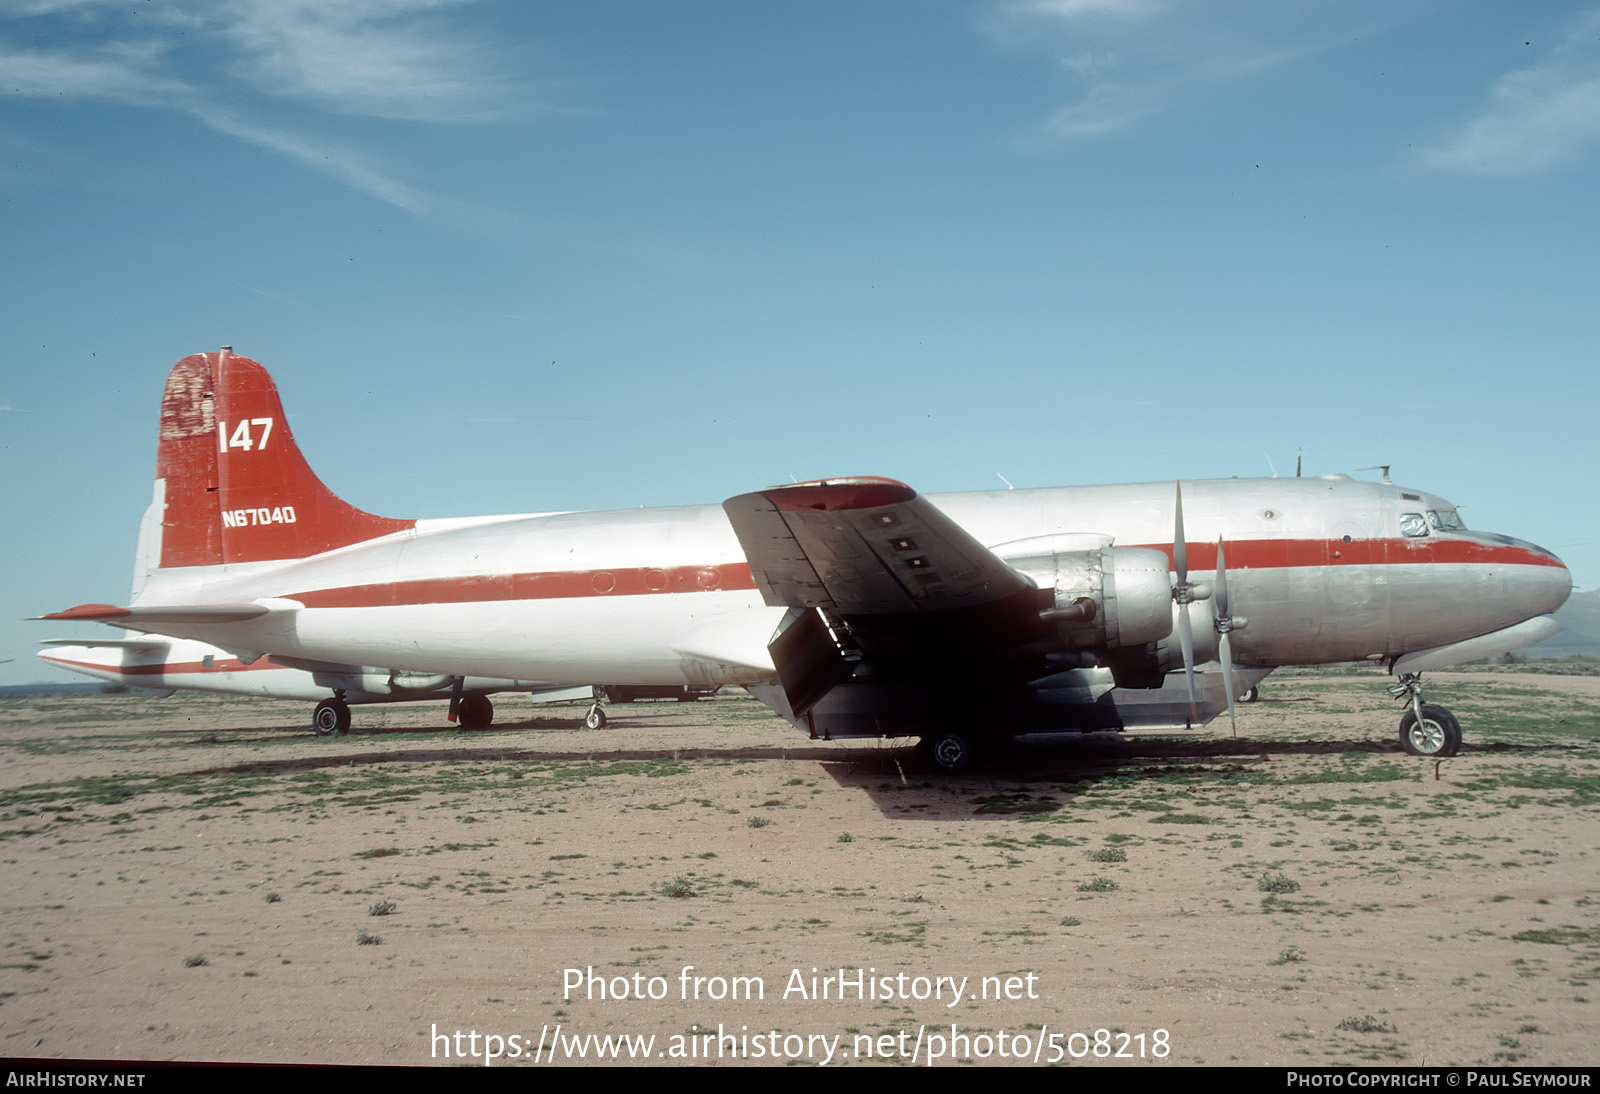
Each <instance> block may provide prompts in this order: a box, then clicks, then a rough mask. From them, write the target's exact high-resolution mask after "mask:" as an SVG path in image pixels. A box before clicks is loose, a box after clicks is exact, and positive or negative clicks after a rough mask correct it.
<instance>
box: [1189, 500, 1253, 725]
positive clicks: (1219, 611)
mask: <svg viewBox="0 0 1600 1094" xmlns="http://www.w3.org/2000/svg"><path fill="white" fill-rule="evenodd" d="M1172 565H1173V569H1174V570H1175V571H1176V576H1177V580H1176V581H1175V582H1174V583H1173V586H1172V600H1173V602H1174V603H1175V604H1177V605H1178V645H1179V646H1180V647H1181V648H1182V650H1183V672H1184V678H1185V680H1186V681H1187V682H1188V685H1189V720H1190V723H1191V724H1193V723H1194V722H1196V721H1198V720H1199V701H1198V699H1197V698H1196V696H1195V690H1194V632H1193V630H1192V627H1191V624H1190V622H1189V610H1188V609H1189V605H1190V604H1192V603H1194V602H1195V601H1196V600H1206V599H1208V598H1209V599H1210V600H1211V610H1212V625H1213V626H1214V627H1215V628H1216V631H1217V660H1219V661H1220V662H1222V686H1223V687H1224V688H1225V689H1226V690H1227V693H1228V718H1229V719H1230V721H1232V723H1233V733H1234V736H1236V737H1237V736H1238V735H1239V718H1238V714H1237V712H1236V711H1235V709H1234V700H1235V699H1236V698H1237V697H1236V696H1235V695H1234V693H1233V641H1232V639H1231V637H1230V635H1231V634H1232V632H1234V631H1236V630H1240V629H1242V628H1243V627H1245V626H1246V625H1248V623H1249V620H1248V619H1246V618H1245V617H1244V616H1242V615H1232V614H1230V613H1229V611H1228V564H1227V561H1226V557H1225V553H1224V548H1223V543H1222V537H1221V536H1218V537H1217V577H1216V582H1215V586H1214V587H1213V586H1210V585H1207V584H1205V583H1204V582H1191V581H1190V580H1189V545H1188V542H1187V540H1186V539H1185V537H1184V534H1183V485H1182V484H1181V483H1179V484H1178V485H1177V501H1176V505H1175V507H1174V509H1173V518H1172Z"/></svg>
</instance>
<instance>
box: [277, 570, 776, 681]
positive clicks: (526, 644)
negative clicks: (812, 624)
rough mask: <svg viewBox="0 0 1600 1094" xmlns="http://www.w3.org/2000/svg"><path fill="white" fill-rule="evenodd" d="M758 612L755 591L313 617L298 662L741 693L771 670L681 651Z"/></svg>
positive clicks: (301, 616) (305, 616)
mask: <svg viewBox="0 0 1600 1094" xmlns="http://www.w3.org/2000/svg"><path fill="white" fill-rule="evenodd" d="M753 609H754V610H758V611H761V612H763V613H765V612H767V609H766V608H765V606H764V605H762V604H761V603H760V597H759V594H757V593H755V592H754V591H752V590H739V591H731V592H704V593H687V594H660V595H653V596H652V595H647V596H614V597H605V598H597V597H587V598H579V599H570V600H563V599H543V600H521V601H494V602H490V603H451V604H417V605H392V606H384V607H369V608H321V609H306V610H303V611H300V612H297V613H295V614H296V616H297V619H296V621H295V628H294V636H293V637H294V641H295V651H294V652H295V653H296V655H297V656H303V657H312V658H317V657H325V658H327V659H329V660H344V661H361V662H363V663H366V664H377V665H385V666H389V667H392V668H395V669H403V670H414V671H427V672H448V673H456V674H462V675H475V676H493V677H506V678H514V679H539V680H566V681H573V682H580V683H597V684H599V683H604V684H685V683H693V684H739V683H747V682H751V681H755V680H762V679H769V678H770V677H771V675H772V671H771V670H770V669H762V668H759V667H750V666H743V667H741V666H733V665H724V664H716V663H707V662H704V661H702V660H700V659H699V658H697V657H694V656H688V655H685V654H683V653H680V652H678V651H676V650H674V648H673V636H674V635H675V634H677V633H678V632H680V631H682V630H683V629H684V628H685V627H688V626H690V625H692V624H693V623H694V622H695V621H696V620H698V619H703V618H708V617H714V616H717V615H722V614H727V613H733V612H748V611H751V610H753Z"/></svg>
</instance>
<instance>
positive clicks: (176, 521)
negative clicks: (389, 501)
mask: <svg viewBox="0 0 1600 1094" xmlns="http://www.w3.org/2000/svg"><path fill="white" fill-rule="evenodd" d="M160 438H161V439H160V444H159V447H158V449H157V453H156V479H157V480H158V490H157V501H158V504H164V509H163V512H162V516H161V525H160V529H161V546H160V555H159V565H160V567H161V568H163V569H165V568H170V567H179V566H213V565H217V564H219V563H224V562H265V561H268V560H272V559H287V558H304V557H306V556H308V555H314V554H320V553H321V552H323V551H329V550H332V549H333V548H335V547H344V546H347V545H349V544H352V543H360V542H362V541H363V540H368V539H373V538H375V537H377V536H383V535H388V534H389V533H391V532H399V531H404V530H405V529H407V528H411V527H413V526H414V525H415V523H416V522H415V521H411V520H392V519H390V518H388V517H377V516H373V515H372V514H371V513H367V512H363V511H362V510H360V509H357V508H355V507H354V506H352V505H349V504H347V503H346V502H344V501H342V500H341V499H340V498H339V497H337V496H336V495H335V494H334V493H333V492H332V491H330V490H329V489H328V488H327V487H326V486H324V485H322V480H320V479H318V478H317V476H316V474H315V473H314V472H313V471H312V470H311V468H310V467H309V466H308V465H307V464H306V461H305V457H304V456H302V455H301V454H300V449H299V446H297V445H296V444H295V443H294V434H293V433H291V432H290V430H289V423H288V421H286V420H285V418H284V416H283V405H282V403H281V402H280V401H279V399H278V388H277V386H276V385H275V384H274V383H273V382H272V377H271V376H269V375H267V370H266V369H264V368H262V367H261V366H260V365H259V364H257V363H256V362H254V361H252V360H250V359H249V358H248V357H238V356H235V355H234V354H233V352H232V351H231V350H230V349H228V348H227V347H224V348H223V349H222V350H221V351H220V352H218V353H196V354H192V355H190V356H188V357H185V358H184V359H183V360H181V361H179V362H178V363H177V364H176V365H175V366H173V369H172V372H171V373H169V374H168V376H167V386H166V390H165V391H164V392H163V393H162V396H161V435H160ZM162 484H164V487H163V486H162Z"/></svg>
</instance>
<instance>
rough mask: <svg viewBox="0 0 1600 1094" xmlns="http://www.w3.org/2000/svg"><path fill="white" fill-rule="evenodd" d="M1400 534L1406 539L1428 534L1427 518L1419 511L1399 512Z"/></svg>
mask: <svg viewBox="0 0 1600 1094" xmlns="http://www.w3.org/2000/svg"><path fill="white" fill-rule="evenodd" d="M1400 534H1401V535H1402V536H1405V537H1407V538H1408V539H1415V538H1416V537H1417V536H1425V535H1427V534H1428V518H1427V517H1425V516H1423V515H1422V514H1421V513H1401V514H1400Z"/></svg>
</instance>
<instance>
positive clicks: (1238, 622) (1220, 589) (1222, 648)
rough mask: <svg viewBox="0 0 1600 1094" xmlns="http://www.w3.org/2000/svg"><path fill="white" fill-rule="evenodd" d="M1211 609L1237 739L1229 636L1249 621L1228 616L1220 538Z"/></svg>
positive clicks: (1236, 716) (1237, 727)
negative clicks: (1215, 582) (1214, 590)
mask: <svg viewBox="0 0 1600 1094" xmlns="http://www.w3.org/2000/svg"><path fill="white" fill-rule="evenodd" d="M1211 607H1212V610H1213V612H1214V613H1215V614H1214V615H1213V617H1212V625H1213V626H1215V627H1216V628H1217V660H1219V661H1221V662H1222V686H1223V687H1224V688H1226V689H1227V691H1228V720H1229V721H1230V722H1232V723H1233V735H1234V736H1235V737H1237V736H1238V735H1239V716H1238V713H1237V712H1236V711H1235V710H1234V706H1233V704H1234V699H1235V698H1236V694H1235V692H1234V688H1233V640H1232V639H1231V638H1230V637H1229V636H1230V635H1231V634H1232V633H1233V632H1234V631H1236V630H1239V629H1241V628H1243V627H1245V626H1247V625H1248V624H1249V622H1250V621H1249V620H1248V619H1246V618H1245V617H1244V616H1242V615H1229V614H1228V564H1227V561H1226V560H1225V559H1224V557H1223V551H1222V537H1221V536H1218V537H1217V591H1216V596H1215V597H1214V598H1213V599H1212V601H1211Z"/></svg>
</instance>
